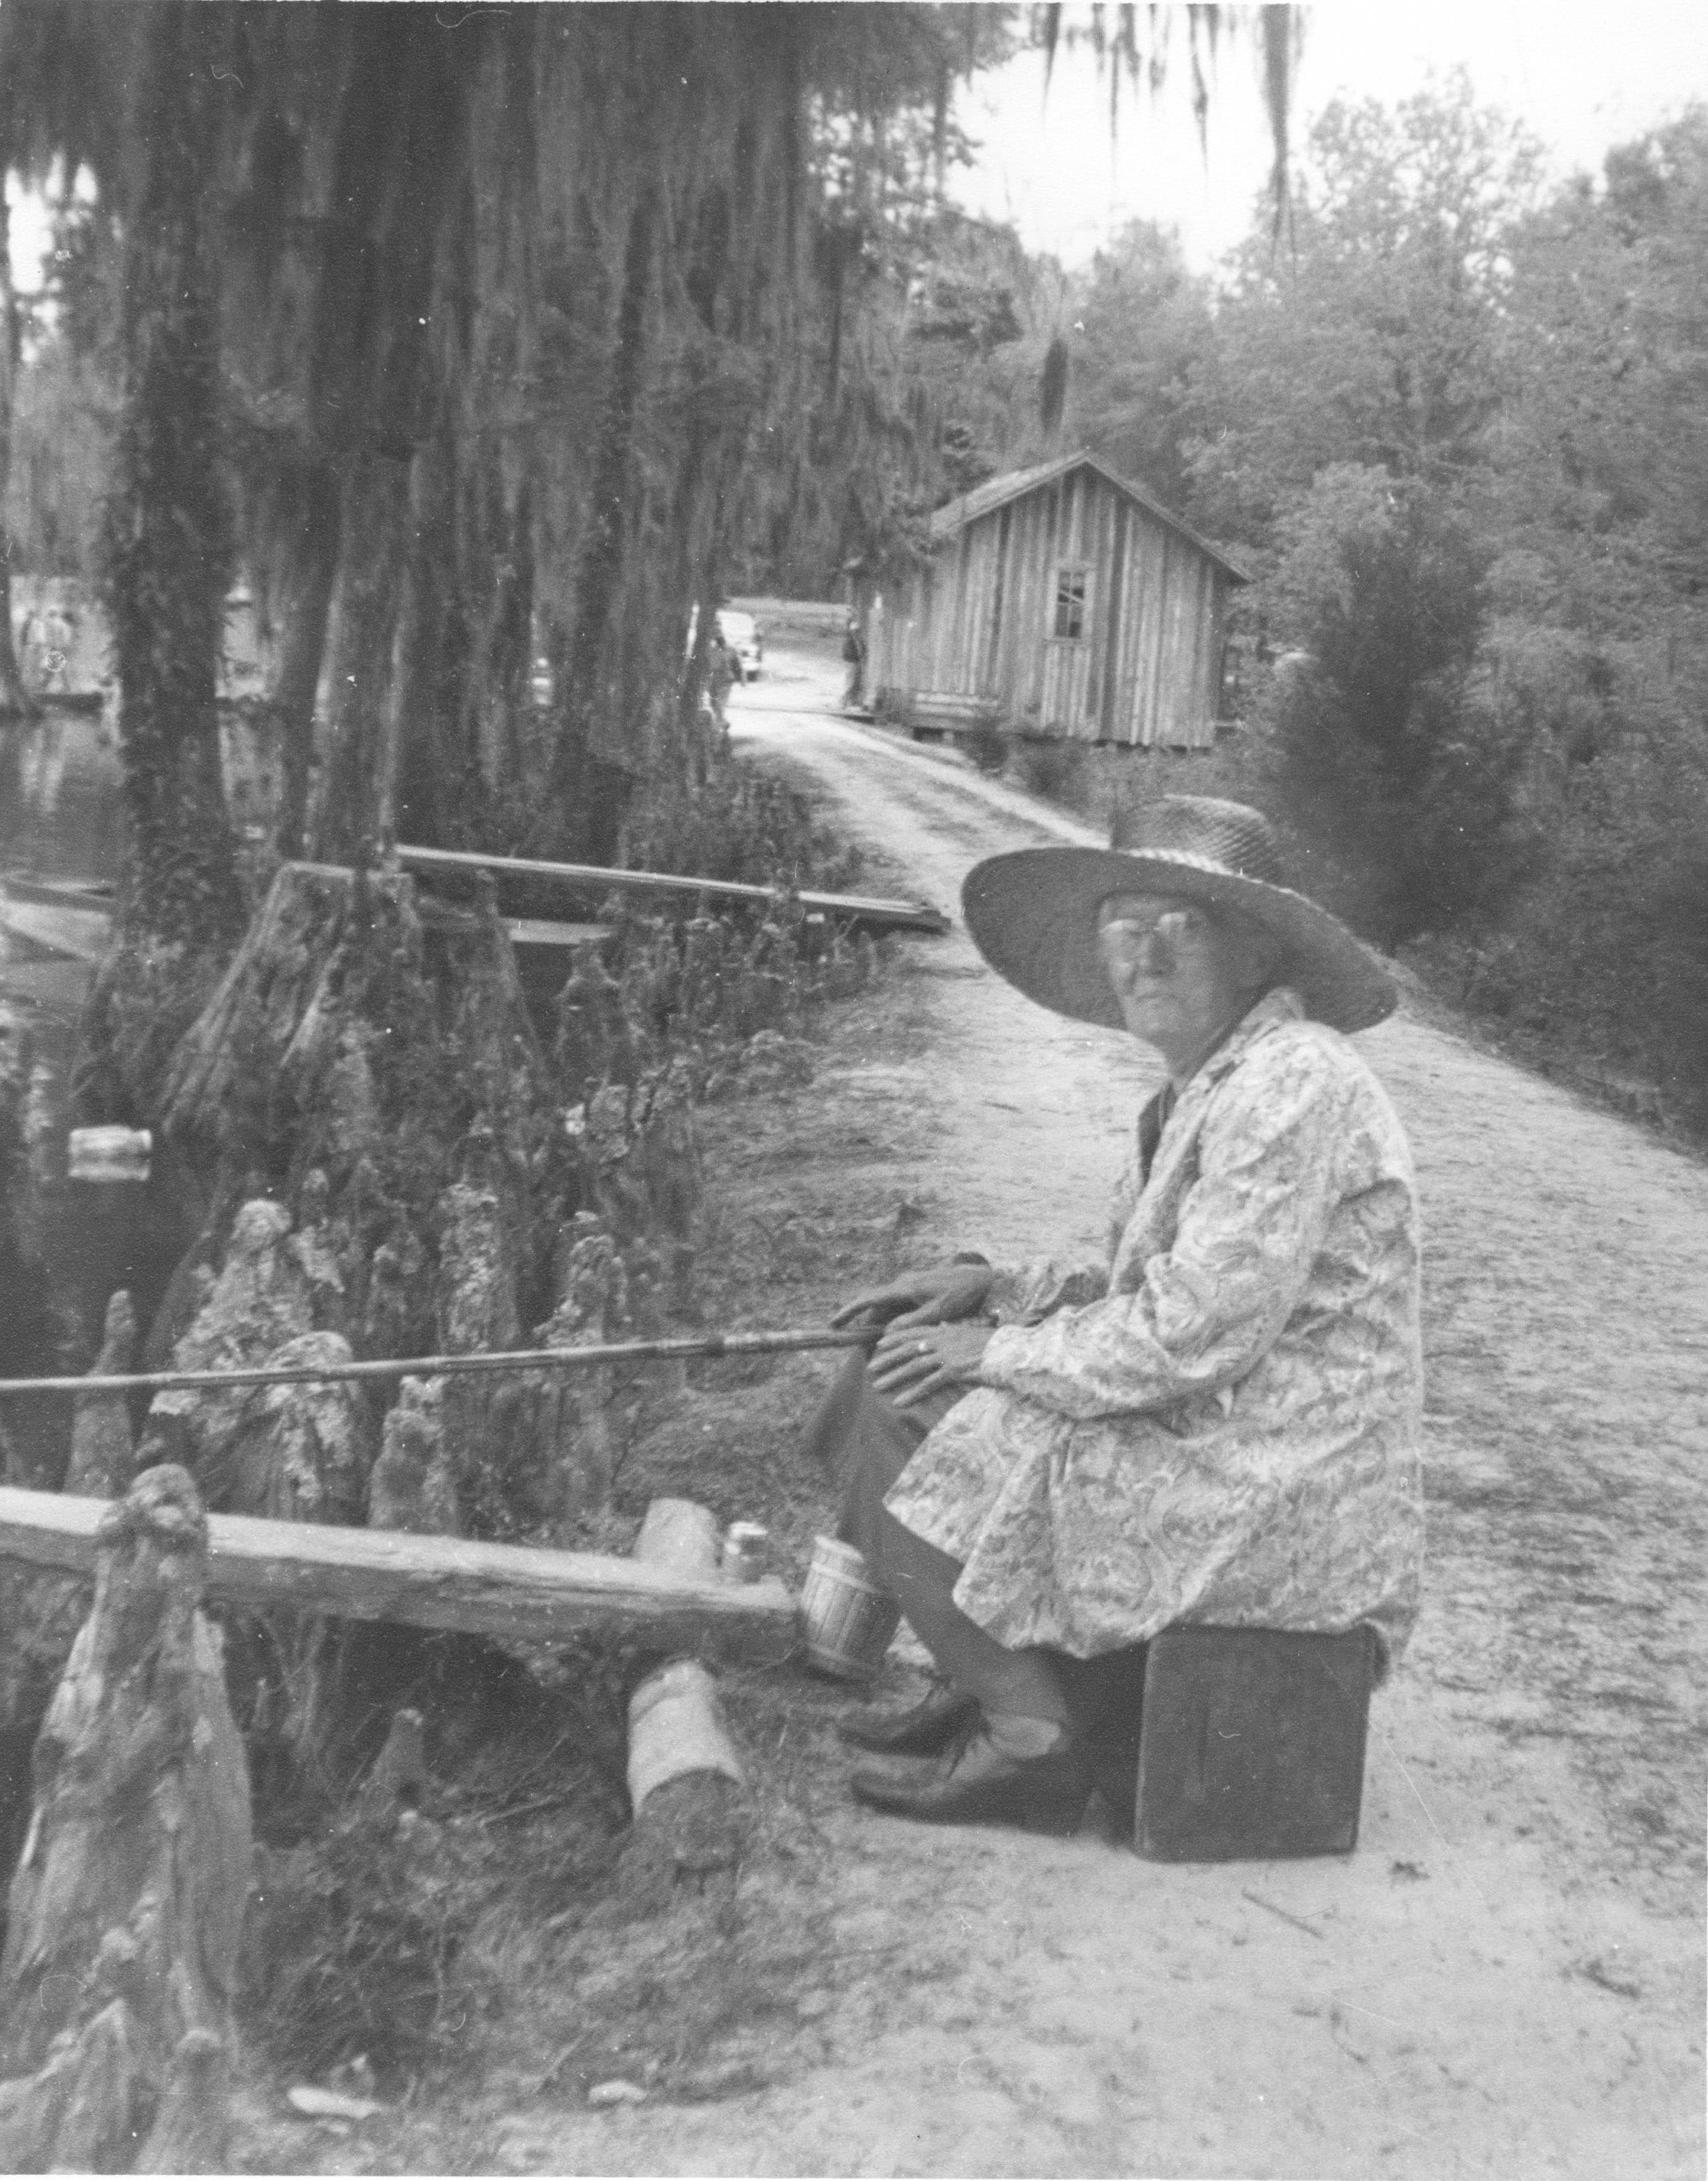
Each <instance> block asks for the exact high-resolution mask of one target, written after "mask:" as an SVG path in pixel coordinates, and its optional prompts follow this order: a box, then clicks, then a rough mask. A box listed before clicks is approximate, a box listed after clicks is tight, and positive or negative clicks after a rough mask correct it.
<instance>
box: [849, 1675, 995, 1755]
mask: <svg viewBox="0 0 1708 2181" xmlns="http://www.w3.org/2000/svg"><path fill="white" fill-rule="evenodd" d="M977 1712H978V1698H977V1697H969V1696H963V1695H962V1694H961V1692H960V1691H959V1690H958V1689H953V1688H950V1687H947V1686H946V1685H945V1686H943V1687H938V1688H934V1689H933V1690H932V1691H931V1692H930V1694H929V1695H928V1696H927V1697H925V1698H923V1699H922V1701H921V1702H919V1703H917V1704H912V1705H910V1706H909V1707H908V1709H906V1711H891V1710H890V1709H889V1708H888V1707H887V1706H884V1705H879V1704H866V1705H863V1706H862V1709H860V1710H858V1711H852V1712H850V1713H849V1714H848V1716H847V1717H846V1719H840V1720H837V1722H836V1731H837V1733H838V1734H840V1736H841V1737H842V1739H843V1740H844V1741H845V1742H850V1743H851V1744H852V1746H853V1747H854V1748H856V1749H869V1750H871V1751H873V1753H874V1754H876V1755H877V1756H879V1757H937V1756H940V1755H941V1754H942V1753H943V1752H944V1751H945V1749H947V1748H948V1747H949V1745H950V1742H953V1741H954V1739H955V1737H956V1735H957V1734H959V1733H960V1732H961V1729H962V1728H963V1727H966V1726H968V1725H971V1724H972V1720H973V1717H974V1715H975V1714H976V1713H977Z"/></svg>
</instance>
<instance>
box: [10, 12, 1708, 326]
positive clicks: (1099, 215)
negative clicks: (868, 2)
mask: <svg viewBox="0 0 1708 2181" xmlns="http://www.w3.org/2000/svg"><path fill="white" fill-rule="evenodd" d="M1111 12H1112V11H1111ZM1089 13H1090V10H1089V8H1088V7H1087V6H1086V5H1084V4H1083V0H1080V4H1077V5H1076V4H1073V0H1070V4H1069V6H1068V8H1067V14H1068V16H1069V19H1075V18H1077V19H1079V20H1081V21H1082V22H1083V21H1084V20H1085V19H1088V15H1089ZM1186 14H1187V11H1186V9H1185V8H1184V7H1180V6H1174V7H1164V8H1158V9H1156V10H1155V11H1154V15H1155V17H1156V18H1157V19H1160V20H1161V21H1163V22H1165V24H1166V25H1167V28H1168V32H1169V42H1168V52H1169V59H1170V63H1171V66H1170V69H1169V75H1168V80H1167V81H1166V83H1165V85H1164V86H1163V89H1162V91H1160V94H1159V95H1158V96H1157V97H1155V98H1154V99H1152V98H1151V97H1149V94H1148V93H1146V92H1144V91H1134V90H1133V88H1132V86H1131V85H1130V84H1128V83H1127V82H1125V81H1123V83H1122V86H1121V125H1120V130H1119V134H1118V136H1117V138H1116V141H1115V142H1114V144H1113V145H1111V143H1110V129H1109V85H1108V80H1107V78H1106V77H1103V76H1100V75H1099V70H1098V68H1097V63H1096V62H1095V60H1094V58H1093V56H1092V55H1091V53H1090V52H1088V50H1086V49H1085V48H1083V47H1081V48H1079V49H1078V50H1077V51H1069V50H1067V49H1066V48H1065V47H1063V48H1061V49H1059V50H1058V51H1057V53H1056V57H1055V73H1054V75H1053V77H1052V79H1051V81H1050V96H1049V97H1048V99H1047V100H1046V99H1045V97H1044V57H1043V55H1042V54H1041V53H1039V52H1023V53H1022V54H1020V55H1019V56H1018V57H1017V58H1016V59H1014V60H1013V61H1011V63H1009V65H1008V66H1007V67H1006V69H1000V70H999V71H997V72H996V73H995V74H994V75H990V76H988V77H986V78H984V79H983V80H982V81H981V82H980V83H978V85H975V86H974V87H973V88H972V90H971V91H963V92H962V94H961V104H960V108H959V113H960V118H961V123H962V125H963V126H964V127H965V128H966V129H967V132H968V133H969V135H972V137H973V138H975V139H976V140H977V141H978V143H979V145H980V146H981V149H980V152H979V154H978V164H977V165H976V166H975V167H974V168H972V169H971V170H970V171H968V172H963V173H962V174H960V175H958V176H957V177H956V179H955V180H954V182H953V184H952V185H951V186H952V189H953V192H954V194H955V195H956V196H957V197H959V199H960V200H961V202H963V203H964V204H966V205H967V207H968V208H969V209H970V210H972V211H977V212H983V213H989V214H990V215H991V216H993V217H994V218H1001V219H1011V220H1013V221H1014V223H1015V224H1016V225H1017V227H1018V228H1019V230H1020V234H1021V237H1022V240H1023V241H1025V242H1026V243H1027V244H1028V246H1029V247H1030V248H1032V249H1034V250H1048V251H1054V252H1055V254H1056V255H1057V256H1058V257H1061V258H1062V259H1063V260H1064V262H1066V263H1068V264H1074V263H1077V262H1082V261H1083V260H1084V259H1086V258H1088V257H1090V256H1091V254H1092V253H1093V251H1095V250H1096V249H1097V247H1098V246H1099V244H1100V243H1101V242H1102V241H1103V240H1105V238H1106V237H1107V236H1108V235H1110V234H1111V233H1112V232H1113V231H1114V230H1115V229H1116V228H1118V227H1120V226H1121V224H1123V223H1124V222H1126V221H1127V220H1129V219H1134V218H1145V219H1155V220H1160V221H1161V222H1162V223H1163V224H1165V225H1171V226H1175V227H1177V228H1178V229H1179V230H1180V234H1181V239H1182V242H1183V243H1184V245H1185V247H1186V251H1187V257H1188V258H1189V259H1190V260H1191V262H1193V264H1195V265H1198V266H1199V267H1204V266H1208V265H1209V263H1210V262H1212V261H1213V260H1214V259H1215V257H1219V256H1220V253H1221V252H1222V251H1224V250H1226V249H1227V248H1228V247H1229V246H1231V244H1232V243H1234V242H1235V241H1237V240H1238V239H1239V237H1240V236H1241V235H1242V234H1243V233H1244V231H1245V229H1246V225H1247V222H1248V219H1249V218H1250V214H1251V208H1252V205H1253V200H1254V199H1255V198H1256V197H1257V196H1258V194H1259V191H1260V190H1263V188H1264V185H1265V183H1266V181H1267V178H1268V174H1269V169H1270V156H1271V155H1270V137H1269V124H1268V121H1267V119H1265V117H1264V110H1263V101H1262V98H1261V96H1260V94H1259V87H1258V62H1257V51H1256V46H1255V43H1254V41H1253V38H1252V36H1251V35H1250V33H1249V32H1245V31H1242V33H1241V34H1240V35H1239V36H1237V37H1236V38H1233V39H1232V40H1230V39H1229V38H1228V37H1227V36H1226V35H1224V36H1223V39H1222V41H1221V46H1220V55H1219V58H1218V61H1217V64H1216V68H1215V74H1214V77H1213V80H1212V83H1211V97H1210V110H1209V160H1208V163H1206V161H1205V159H1204V154H1203V152H1201V151H1200V149H1199V146H1198V132H1197V130H1196V129H1195V127H1194V126H1193V119H1192V102H1191V82H1192V78H1191V65H1190V57H1189V52H1188V47H1187V24H1186ZM1152 15H1153V11H1152V10H1151V9H1149V8H1140V9H1138V21H1139V24H1140V25H1141V26H1142V36H1148V35H1149V31H1148V28H1146V27H1145V26H1148V25H1149V21H1150V20H1151V19H1152ZM1304 16H1305V34H1304V54H1303V59H1302V61H1301V63H1300V65H1299V73H1298V95H1297V103H1296V108H1295V113H1296V120H1295V140H1296V141H1302V140H1303V136H1304V135H1305V133H1306V131H1307V130H1309V126H1310V123H1311V121H1312V119H1314V116H1315V115H1316V114H1317V113H1320V111H1321V109H1322V108H1324V107H1325V106H1326V105H1327V104H1328V103H1329V102H1330V101H1331V99H1334V98H1337V97H1352V98H1379V99H1381V100H1384V101H1386V102H1394V101H1396V100H1398V99H1402V98H1404V97H1407V96H1408V94H1409V93H1411V92H1412V91H1417V90H1419V89H1421V88H1422V87H1423V86H1424V84H1425V83H1426V82H1427V81H1428V80H1429V77H1430V73H1431V72H1432V71H1433V72H1434V73H1435V74H1436V75H1446V73H1447V72H1448V71H1449V70H1450V69H1453V68H1455V67H1458V66H1461V65H1463V67H1464V68H1466V69H1468V71H1469V74H1470V77H1471V80H1472V83H1473V86H1474V88H1475V91H1476V93H1477V96H1478V97H1479V98H1480V99H1481V100H1482V101H1483V102H1485V104H1488V105H1491V106H1498V107H1502V108H1505V109H1506V110H1507V112H1508V113H1512V114H1514V115H1515V116H1517V117H1518V119H1521V120H1523V122H1525V123H1526V124H1528V125H1529V128H1530V130H1532V132H1533V133H1534V135H1537V136H1539V137H1540V139H1541V141H1543V143H1544V144H1545V145H1546V146H1548V147H1549V149H1550V151H1551V153H1552V155H1553V158H1554V163H1555V165H1556V168H1557V169H1558V172H1559V173H1560V174H1561V175H1562V176H1563V175H1565V174H1569V173H1570V172H1571V171H1572V170H1573V168H1579V167H1582V168H1590V169H1592V170H1594V169H1598V168H1600V166H1601V159H1602V156H1603V154H1604V153H1605V152H1606V150H1607V148H1608V146H1610V145H1612V144H1617V143H1621V142H1623V141H1625V140H1626V139H1628V138H1629V137H1632V136H1635V135H1640V134H1641V133H1642V131H1643V130H1645V129H1652V128H1653V127H1655V126H1656V124H1657V123H1659V122H1661V121H1664V120H1667V119H1670V118H1671V117H1672V116H1673V115H1676V114H1677V113H1679V112H1680V111H1681V110H1682V109H1683V108H1684V107H1685V106H1687V105H1688V104H1689V102H1691V101H1692V100H1693V99H1702V100H1708V5H1705V4H1704V0H1623V4H1622V5H1621V6H1619V7H1617V8H1609V7H1608V6H1607V5H1606V0H1481V4H1480V5H1476V4H1467V3H1466V0H1321V4H1319V5H1317V6H1314V7H1309V8H1306V9H1305V10H1304ZM7 195H8V198H9V199H10V201H11V202H12V203H13V205H14V207H15V210H14V218H13V229H12V251H13V271H14V279H16V281H17V283H18V285H19V288H20V289H25V290H27V289H30V288H33V287H35V286H36V284H37V283H38V280H39V273H38V272H37V268H38V266H39V264H40V262H41V252H42V251H43V250H44V248H45V247H46V245H47V229H46V222H45V220H44V219H43V218H42V217H41V204H40V201H39V200H36V199H28V198H26V199H24V200H22V201H21V202H20V200H19V196H18V195H17V192H16V190H15V185H14V186H13V187H8V191H7Z"/></svg>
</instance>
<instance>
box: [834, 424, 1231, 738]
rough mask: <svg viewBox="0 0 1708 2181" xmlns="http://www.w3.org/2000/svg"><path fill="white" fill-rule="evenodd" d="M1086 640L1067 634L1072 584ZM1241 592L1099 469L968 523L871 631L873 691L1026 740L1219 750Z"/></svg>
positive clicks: (885, 602)
mask: <svg viewBox="0 0 1708 2181" xmlns="http://www.w3.org/2000/svg"><path fill="white" fill-rule="evenodd" d="M1068 569H1072V571H1075V581H1076V583H1078V584H1081V585H1083V603H1082V606H1081V612H1082V616H1083V618H1082V622H1081V627H1080V632H1079V633H1078V634H1077V636H1075V635H1072V634H1066V633H1063V634H1058V633H1057V632H1056V627H1055V616H1056V591H1057V583H1058V580H1059V578H1060V577H1061V575H1062V572H1063V571H1064V570H1068ZM1230 588H1231V578H1230V577H1229V575H1228V572H1227V571H1226V569H1225V568H1223V567H1221V566H1220V565H1219V564H1218V563H1217V562H1216V560H1214V559H1213V558H1212V557H1211V556H1210V555H1209V554H1207V553H1205V552H1204V551H1203V550H1202V549H1200V548H1199V547H1198V545H1196V544H1194V543H1193V541H1192V540H1191V539H1190V538H1188V537H1187V536H1185V535H1183V534H1182V533H1178V532H1176V531H1175V530H1174V529H1173V528H1171V526H1170V525H1169V524H1168V523H1167V522H1164V521H1162V520H1161V519H1160V518H1159V517H1158V516H1156V515H1154V513H1153V512H1152V511H1150V510H1149V508H1147V507H1146V506H1144V505H1143V504H1142V503H1141V502H1140V501H1138V500H1136V499H1134V498H1132V496H1130V495H1129V494H1127V493H1125V492H1123V491H1122V490H1121V489H1120V488H1119V486H1118V485H1116V484H1115V483H1111V482H1110V480H1109V479H1108V478H1105V477H1104V476H1103V475H1102V474H1101V472H1099V471H1098V470H1096V469H1095V468H1093V467H1090V466H1085V467H1080V468H1077V469H1072V470H1069V471H1067V472H1065V473H1064V474H1060V475H1057V476H1055V477H1052V478H1050V479H1049V480H1048V481H1047V482H1045V483H1042V484H1040V485H1039V487H1038V488H1037V489H1034V490H1033V491H1030V492H1028V493H1025V494H1021V495H1020V496H1019V497H1017V498H1015V499H1013V500H1008V501H1006V502H1004V503H1003V504H1002V505H1000V506H999V507H995V508H993V509H991V510H989V511H988V512H986V513H984V514H983V515H981V516H977V517H976V518H975V519H973V520H972V521H969V522H966V523H964V524H963V525H962V526H961V528H960V529H959V530H958V531H957V532H956V533H954V534H953V535H952V536H951V537H950V538H945V539H944V540H943V541H941V543H940V544H939V546H938V548H937V549H936V550H935V551H934V554H933V555H932V556H931V559H930V560H929V561H928V563H927V565H926V566H925V567H924V568H923V569H922V570H921V571H919V572H918V573H917V575H916V576H915V577H912V580H911V581H909V582H908V583H906V584H904V585H903V586H902V587H901V589H900V591H899V592H898V593H896V594H892V595H888V596H886V595H884V594H881V593H880V594H879V597H878V598H877V599H875V600H874V603H873V609H872V612H871V616H870V619H869V621H868V646H869V651H870V660H871V666H872V681H873V687H875V688H876V689H878V690H879V692H880V693H887V694H888V695H889V696H890V698H893V699H895V700H897V701H899V702H900V703H901V704H903V705H904V706H905V705H906V704H908V703H909V702H911V701H912V699H914V698H932V697H945V698H966V699H979V700H983V701H984V702H986V703H988V704H990V705H991V706H992V708H993V709H994V710H1000V711H1001V712H1002V713H1004V714H1006V716H1007V718H1008V719H1009V721H1010V722H1011V724H1012V725H1013V726H1015V727H1017V729H1019V731H1020V732H1023V733H1033V734H1047V735H1052V736H1057V737H1072V738H1075V739H1078V740H1083V741H1087V742H1113V743H1128V744H1134V745H1148V744H1150V743H1168V744H1171V745H1172V746H1175V747H1184V748H1202V747H1204V745H1206V744H1208V743H1210V742H1212V741H1213V740H1214V738H1215V717H1216V711H1217V705H1218V701H1219V698H1220V682H1221V661H1222V650H1223V644H1224V641H1225V638H1226V622H1227V599H1228V593H1229V590H1230Z"/></svg>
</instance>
